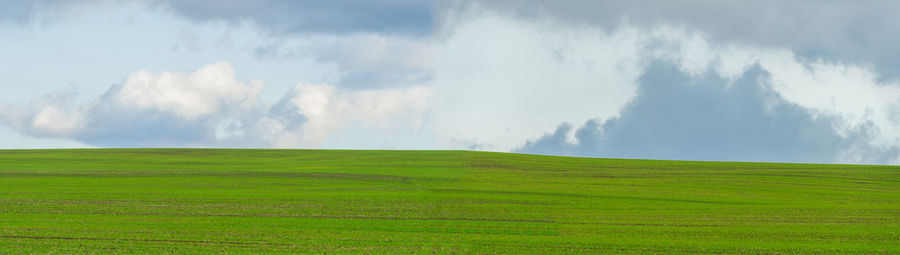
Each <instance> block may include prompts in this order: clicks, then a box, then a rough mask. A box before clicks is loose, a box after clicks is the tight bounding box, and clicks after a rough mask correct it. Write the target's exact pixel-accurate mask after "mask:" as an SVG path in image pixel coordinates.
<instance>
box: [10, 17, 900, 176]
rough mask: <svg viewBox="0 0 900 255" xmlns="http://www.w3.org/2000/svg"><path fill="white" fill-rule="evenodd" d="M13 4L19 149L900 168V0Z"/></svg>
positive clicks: (14, 121)
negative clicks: (353, 152) (278, 151)
mask: <svg viewBox="0 0 900 255" xmlns="http://www.w3.org/2000/svg"><path fill="white" fill-rule="evenodd" d="M2 2H3V4H2V6H0V38H2V40H0V70H2V72H0V74H2V75H0V148H9V149H16V148H93V147H200V148H207V147H211V148H218V147H227V148H323V149H466V150H484V151H502V152H521V153H537V154H549V155H566V156H586V157H616V158H649V159H680V160H727V161H767V162H813V163H867V164H898V163H900V47H897V45H900V16H898V15H896V14H895V11H896V10H898V9H900V2H897V1H878V0H874V1H865V2H856V1H820V0H798V1H776V0H761V1H731V0H725V1H709V0H685V1H667V0H623V1H616V0H610V1H592V0H583V1H582V0H570V1H541V0H483V1H482V0H459V1H455V0H446V1H421V0H344V1H313V0H230V1H228V0H225V1H212V0H177V1H176V0H133V1H124V0H67V1H63V0H34V1H2Z"/></svg>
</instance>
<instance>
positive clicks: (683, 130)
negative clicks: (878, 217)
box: [517, 61, 897, 162]
mask: <svg viewBox="0 0 900 255" xmlns="http://www.w3.org/2000/svg"><path fill="white" fill-rule="evenodd" d="M768 75H769V74H768V73H767V72H766V71H764V70H763V69H761V68H760V67H759V66H755V67H752V68H750V69H749V70H747V71H746V72H744V73H743V74H742V75H741V77H739V78H738V79H737V80H735V81H733V82H730V83H729V81H727V80H724V79H722V78H721V77H719V76H718V75H717V74H714V73H706V74H704V75H701V76H700V77H692V76H691V75H690V74H688V73H684V72H682V71H680V70H679V69H678V67H677V66H675V65H674V64H669V63H666V62H665V61H660V62H655V63H654V64H651V65H650V66H649V67H648V69H647V70H646V72H645V73H644V75H643V76H642V77H641V79H640V83H641V87H640V89H639V93H638V96H637V97H636V98H635V99H634V100H633V101H632V102H631V103H629V105H628V106H627V107H626V108H625V109H624V110H623V112H622V113H621V117H617V118H613V119H609V120H607V121H604V122H598V121H596V120H588V121H586V122H585V124H583V125H581V126H580V127H579V128H577V129H574V128H573V127H572V126H571V125H569V124H561V125H560V126H559V127H558V128H557V129H556V131H555V132H553V133H551V134H547V135H544V136H543V137H541V138H539V139H535V140H531V141H529V142H527V143H526V144H525V145H524V146H523V147H521V148H519V149H518V150H517V151H519V152H526V153H541V154H557V155H574V156H597V155H602V156H604V157H618V158H655V159H682V160H685V159H687V160H733V161H790V162H834V161H835V159H847V158H848V157H855V156H863V157H862V158H854V159H853V161H854V162H885V160H886V159H892V158H891V157H896V156H897V154H896V153H895V152H894V154H890V153H886V152H892V151H891V150H886V151H884V152H882V153H877V154H868V155H848V154H847V153H852V152H853V151H855V150H856V149H858V148H855V147H857V146H871V145H868V144H867V143H866V142H867V141H866V139H867V138H868V137H866V135H868V132H869V131H870V130H868V128H870V126H862V127H860V128H857V129H855V130H852V131H845V132H838V129H837V127H836V126H835V124H836V122H837V121H838V120H837V119H835V118H834V117H832V116H816V114H813V113H812V112H811V111H810V110H808V109H806V108H804V107H801V106H799V105H797V104H794V103H790V102H788V101H786V100H785V99H784V98H782V97H781V96H780V95H779V94H777V93H775V91H773V89H772V88H771V87H770V86H771V84H770V83H768V82H766V80H767V78H768V77H767V76H768ZM573 132H574V136H575V137H576V139H575V141H569V140H568V139H567V136H568V135H569V134H570V133H573ZM868 152H871V151H868Z"/></svg>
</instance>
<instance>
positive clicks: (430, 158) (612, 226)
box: [0, 149, 900, 254]
mask: <svg viewBox="0 0 900 255" xmlns="http://www.w3.org/2000/svg"><path fill="white" fill-rule="evenodd" d="M50 252H54V253H134V252H142V253H211V252H231V253H259V252H268V253H277V252H284V253H296V252H315V253H321V252H328V253H342V252H343V253H373V252H374V253H384V252H397V253H409V252H416V253H433V252H438V253H481V252H484V253H497V252H500V253H548V252H565V253H637V254H647V253H812V254H823V253H834V254H847V253H878V254H882V253H889V254H894V253H900V167H893V166H863V165H812V164H772V163H731V162H686V161H654V160H625V159H589V158H568V157H551V156H537V155H521V154H508V153H489V152H468V151H335V150H219V149H84V150H4V151H0V253H2V254H9V253H50Z"/></svg>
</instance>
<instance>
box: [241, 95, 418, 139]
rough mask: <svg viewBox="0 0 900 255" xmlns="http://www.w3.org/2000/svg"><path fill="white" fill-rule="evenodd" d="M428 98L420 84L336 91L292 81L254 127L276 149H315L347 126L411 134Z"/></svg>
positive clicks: (416, 126) (414, 131) (415, 129)
mask: <svg viewBox="0 0 900 255" xmlns="http://www.w3.org/2000/svg"><path fill="white" fill-rule="evenodd" d="M430 96H431V91H430V89H428V88H425V87H412V88H408V89H380V90H342V89H339V88H337V87H334V86H331V85H325V84H319V85H310V84H297V85H296V86H295V87H294V88H293V89H292V90H291V91H290V92H289V93H287V94H286V95H285V96H284V98H283V99H282V100H281V101H280V102H279V103H277V104H275V105H274V106H273V107H272V108H271V110H270V114H269V115H268V116H265V117H263V118H262V119H260V120H259V122H258V123H257V124H256V125H257V126H256V127H254V129H256V131H257V132H258V133H257V134H261V135H262V136H263V137H264V138H263V139H265V140H266V142H267V143H269V144H273V145H275V146H276V147H296V146H304V147H319V146H321V145H322V142H323V141H325V140H326V139H327V138H329V136H330V135H332V133H334V132H335V130H339V129H341V128H344V127H345V126H348V125H352V126H358V127H362V128H365V129H373V130H380V131H384V132H394V131H399V132H407V133H416V132H419V131H420V130H419V129H420V128H421V126H422V122H423V121H424V118H425V115H426V114H427V113H428V112H429V104H428V103H429V102H428V99H429V97H430ZM300 118H302V120H303V121H302V122H298V119H300ZM383 135H384V134H383Z"/></svg>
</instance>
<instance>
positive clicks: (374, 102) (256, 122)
mask: <svg viewBox="0 0 900 255" xmlns="http://www.w3.org/2000/svg"><path fill="white" fill-rule="evenodd" d="M263 86H264V85H263V83H262V82H261V81H258V80H251V81H249V82H240V81H237V80H236V79H235V73H234V69H233V68H232V67H231V64H230V63H227V62H220V63H214V64H210V65H207V66H204V67H202V68H200V69H198V70H196V71H194V72H190V73H183V72H162V73H151V72H147V71H139V72H135V73H133V74H131V75H129V76H128V77H127V78H126V79H125V80H124V81H123V82H122V83H121V84H118V85H114V86H113V87H111V88H110V89H109V90H108V91H107V92H106V93H105V94H104V95H103V96H101V97H98V98H97V99H95V100H93V101H91V102H89V103H86V104H82V105H79V106H77V107H76V106H75V105H74V102H72V95H70V94H51V95H48V96H46V97H43V98H40V99H37V100H34V101H32V103H31V104H29V105H28V106H24V107H23V106H19V107H15V106H9V105H4V106H2V107H0V119H2V120H4V121H5V123H7V124H8V125H9V126H11V127H13V128H14V129H16V130H18V131H19V132H21V133H25V134H29V135H34V136H39V137H62V138H70V139H73V140H77V141H83V142H86V143H89V144H95V145H101V146H127V147H134V146H139V147H160V146H196V147H210V146H212V147H216V146H233V147H284V148H294V147H319V146H320V145H321V143H323V142H324V141H327V139H328V138H329V137H330V136H331V135H333V134H334V132H336V131H337V130H340V129H342V128H343V127H344V126H345V125H358V126H360V127H364V128H369V129H373V130H381V131H391V130H407V131H408V132H411V133H415V132H419V129H420V127H421V126H422V122H423V119H424V116H425V115H426V114H427V113H428V111H429V105H428V98H429V96H430V95H431V91H430V89H428V88H424V87H411V88H406V89H377V90H347V89H341V88H338V87H335V86H332V85H327V84H319V85H307V84H297V85H296V86H295V87H294V88H293V89H292V90H291V91H290V92H288V94H286V95H285V96H284V98H283V99H282V103H279V104H276V105H273V106H271V107H270V106H267V105H265V104H264V103H263V102H261V101H260V100H259V93H260V91H261V90H262V89H263Z"/></svg>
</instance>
